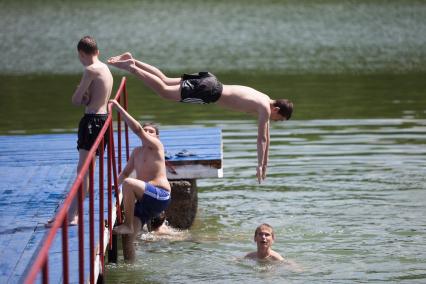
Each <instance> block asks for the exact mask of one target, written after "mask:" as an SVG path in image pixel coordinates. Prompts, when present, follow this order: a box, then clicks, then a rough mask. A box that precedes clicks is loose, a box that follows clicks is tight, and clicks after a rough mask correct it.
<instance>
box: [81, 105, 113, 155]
mask: <svg viewBox="0 0 426 284" xmlns="http://www.w3.org/2000/svg"><path fill="white" fill-rule="evenodd" d="M107 118H108V114H87V113H86V114H85V115H84V116H83V117H82V118H81V120H80V124H79V125H78V140H77V150H80V149H84V150H87V151H89V150H90V148H91V147H92V146H93V144H95V141H96V138H98V134H99V132H100V131H101V129H102V127H103V126H104V124H105V121H106V120H107ZM104 138H105V140H104V147H105V146H106V144H107V143H108V141H109V133H108V131H107V132H106V133H105V136H104ZM96 154H97V155H99V151H98V150H97V151H96Z"/></svg>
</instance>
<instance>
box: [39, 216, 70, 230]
mask: <svg viewBox="0 0 426 284" xmlns="http://www.w3.org/2000/svg"><path fill="white" fill-rule="evenodd" d="M55 220H56V218H55V217H53V218H52V219H49V220H47V223H46V224H44V226H45V227H46V228H52V227H53V223H55ZM77 225H78V216H75V217H74V218H72V219H69V220H68V226H77Z"/></svg>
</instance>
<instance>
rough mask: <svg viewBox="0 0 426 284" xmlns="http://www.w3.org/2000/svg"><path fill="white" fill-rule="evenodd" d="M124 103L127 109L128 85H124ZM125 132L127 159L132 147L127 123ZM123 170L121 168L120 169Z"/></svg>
mask: <svg viewBox="0 0 426 284" xmlns="http://www.w3.org/2000/svg"><path fill="white" fill-rule="evenodd" d="M123 103H124V109H126V110H127V87H126V85H124V86H123ZM124 133H125V140H126V161H128V160H129V157H130V147H129V126H128V125H127V123H125V124H124ZM120 172H121V170H120Z"/></svg>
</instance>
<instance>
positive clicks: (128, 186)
mask: <svg viewBox="0 0 426 284" xmlns="http://www.w3.org/2000/svg"><path fill="white" fill-rule="evenodd" d="M111 103H112V105H113V107H114V108H115V109H116V110H117V111H118V112H119V113H120V114H121V115H122V116H123V119H124V121H125V122H126V123H127V125H128V126H129V127H130V129H131V130H132V131H133V132H134V133H135V134H136V135H137V136H138V137H139V138H140V139H141V142H142V146H139V147H136V148H135V149H133V151H132V154H131V155H130V158H129V161H128V162H127V164H126V166H125V168H124V169H123V171H122V172H121V173H120V176H119V178H118V184H119V185H121V186H122V190H123V206H124V214H125V220H124V223H123V224H121V225H120V226H117V227H115V228H114V232H115V233H116V234H124V235H127V234H134V232H135V231H137V230H139V229H140V227H141V226H142V225H144V224H145V223H147V222H148V221H150V219H151V218H153V217H157V216H159V215H160V213H161V212H163V211H164V210H165V209H166V208H167V207H168V206H169V204H170V192H171V187H170V184H169V181H168V180H167V174H166V163H165V161H166V160H165V157H164V146H163V144H162V143H161V141H160V139H159V132H158V128H157V127H156V126H155V125H153V124H151V123H145V124H143V125H140V124H139V122H137V121H136V120H135V119H134V118H133V117H132V116H130V114H129V113H127V111H126V110H124V109H123V108H122V107H121V105H120V104H119V103H118V102H117V101H115V100H111ZM133 170H134V171H135V172H136V178H130V177H129V175H130V174H131V173H132V172H133ZM135 203H136V204H135ZM134 216H136V217H138V218H134ZM135 226H137V228H135Z"/></svg>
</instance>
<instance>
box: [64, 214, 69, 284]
mask: <svg viewBox="0 0 426 284" xmlns="http://www.w3.org/2000/svg"><path fill="white" fill-rule="evenodd" d="M64 218H65V220H68V214H67V213H65V217H64ZM62 274H63V277H64V279H63V282H64V284H68V283H69V270H68V224H67V222H62Z"/></svg>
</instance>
